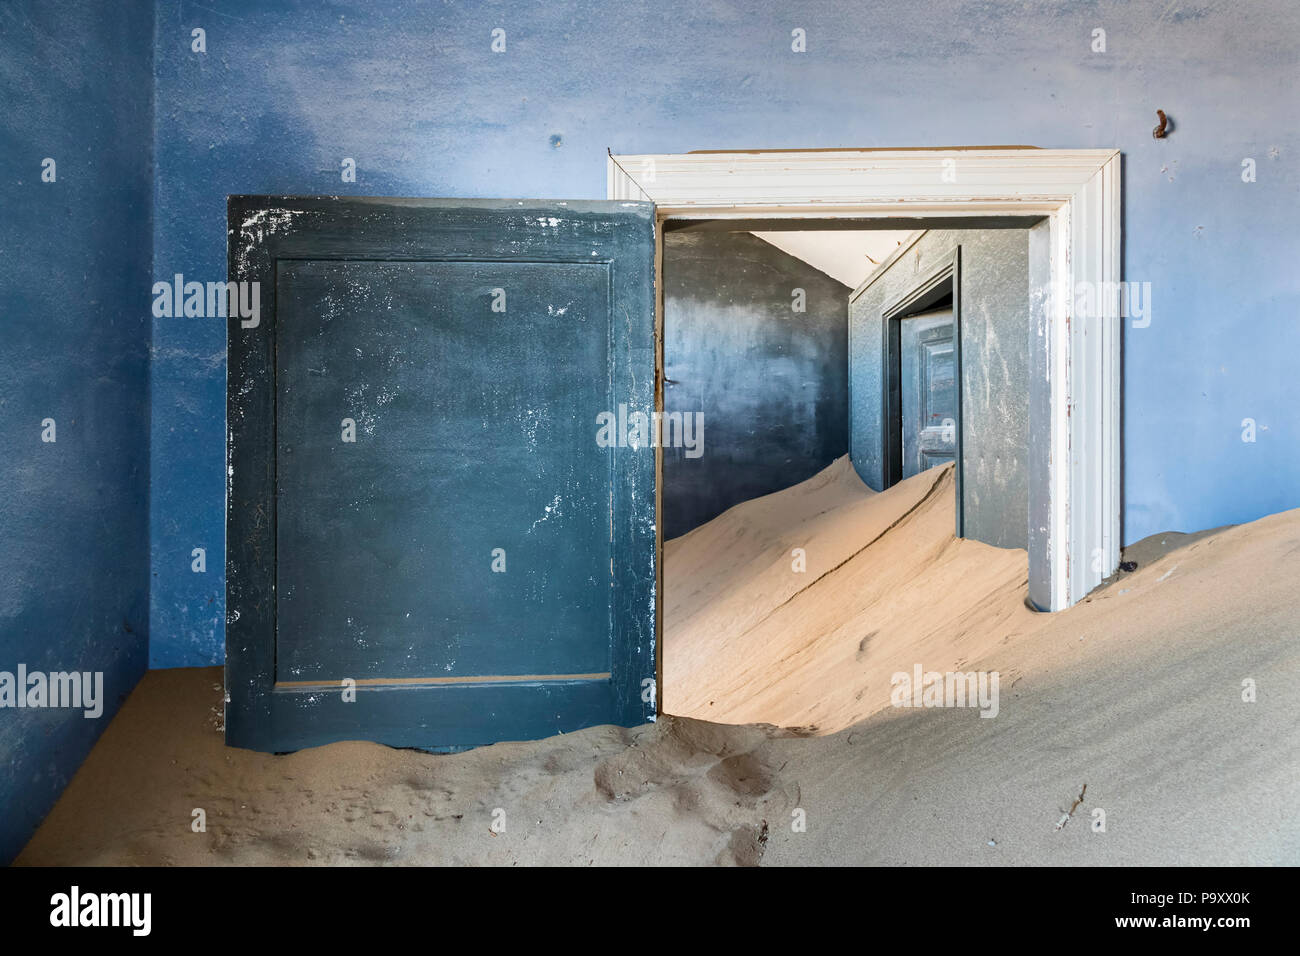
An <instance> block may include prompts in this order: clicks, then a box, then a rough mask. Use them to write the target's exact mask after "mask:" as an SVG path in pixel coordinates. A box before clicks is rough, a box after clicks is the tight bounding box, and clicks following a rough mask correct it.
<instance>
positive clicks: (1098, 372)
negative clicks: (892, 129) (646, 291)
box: [606, 147, 1121, 611]
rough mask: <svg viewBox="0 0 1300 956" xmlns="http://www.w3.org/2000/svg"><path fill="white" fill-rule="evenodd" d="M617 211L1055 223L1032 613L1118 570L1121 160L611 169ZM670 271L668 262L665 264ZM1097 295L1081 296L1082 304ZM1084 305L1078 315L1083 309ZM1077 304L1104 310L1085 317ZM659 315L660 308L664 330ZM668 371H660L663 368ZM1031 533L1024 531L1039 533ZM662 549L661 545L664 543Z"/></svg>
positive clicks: (1014, 157) (1038, 336) (834, 160)
mask: <svg viewBox="0 0 1300 956" xmlns="http://www.w3.org/2000/svg"><path fill="white" fill-rule="evenodd" d="M606 190H607V193H606V194H607V196H608V197H609V198H610V199H615V200H625V201H648V202H653V203H654V204H655V219H656V223H657V225H658V226H659V228H657V229H656V235H657V236H658V235H662V226H663V223H664V222H665V221H666V220H669V219H673V220H681V219H698V220H719V219H734V220H740V221H744V220H758V219H841V218H842V219H858V220H864V221H869V220H879V221H881V223H882V228H897V226H896V225H893V224H895V223H899V222H902V221H911V222H915V220H917V219H918V218H919V217H927V216H935V217H945V218H950V219H952V218H958V219H960V218H969V219H972V220H974V219H979V218H983V219H985V220H987V219H989V218H996V217H1003V216H1035V215H1036V216H1042V217H1046V220H1047V223H1048V229H1049V240H1048V246H1049V251H1048V259H1049V261H1050V268H1049V275H1048V277H1047V279H1046V281H1045V282H1044V283H1043V284H1042V285H1041V286H1039V287H1036V288H1033V289H1031V290H1029V293H1028V294H1029V295H1030V297H1031V325H1032V326H1033V332H1032V333H1031V340H1030V343H1028V345H1027V347H1029V348H1031V366H1030V381H1031V389H1034V388H1038V389H1041V390H1042V393H1043V394H1042V395H1040V396H1034V395H1032V394H1031V405H1032V406H1033V407H1035V408H1038V409H1040V410H1041V418H1043V419H1045V420H1044V421H1041V422H1039V421H1038V419H1037V418H1035V419H1034V420H1033V421H1034V423H1035V425H1037V426H1039V427H1041V428H1043V429H1044V430H1045V431H1046V432H1047V434H1048V438H1047V441H1045V442H1035V441H1032V440H1031V442H1030V455H1031V457H1030V462H1029V468H1030V474H1029V485H1030V514H1031V515H1040V516H1042V518H1041V522H1040V524H1041V526H1035V524H1034V523H1031V524H1030V527H1029V563H1030V582H1031V585H1030V595H1029V597H1030V600H1031V601H1032V602H1033V603H1034V604H1035V605H1036V606H1038V607H1040V608H1042V609H1044V610H1053V611H1056V610H1061V609H1063V608H1067V607H1069V606H1071V605H1072V604H1075V603H1076V602H1078V601H1079V600H1081V599H1082V598H1083V597H1084V596H1085V595H1086V594H1087V593H1088V592H1089V591H1091V590H1092V589H1093V588H1094V587H1096V586H1097V585H1098V584H1100V583H1101V581H1102V579H1103V578H1105V577H1106V576H1107V575H1109V574H1111V573H1112V572H1113V571H1114V570H1115V569H1116V568H1117V567H1118V565H1119V544H1120V511H1119V509H1120V310H1119V302H1120V299H1119V297H1120V291H1121V290H1120V286H1119V281H1120V278H1121V276H1120V271H1121V265H1120V249H1121V244H1120V241H1121V217H1120V153H1119V151H1118V150H1115V149H1079V150H1068V149H1034V148H1030V147H1009V148H1000V149H996V148H995V149H991V148H973V149H952V148H942V149H905V150H808V151H799V150H793V151H791V150H772V151H761V150H755V151H736V152H722V151H718V152H706V153H685V154H636V155H615V154H611V155H610V156H609V157H608V160H607V164H606ZM656 254H657V258H661V256H662V246H661V245H659V247H658V248H657V250H656ZM1081 288H1082V289H1087V290H1089V292H1090V294H1089V295H1085V296H1077V290H1080V289H1081ZM1076 299H1078V301H1076ZM1080 303H1095V306H1094V308H1093V309H1092V310H1091V311H1089V312H1084V311H1083V310H1082V307H1081V305H1080ZM662 322H663V304H662V297H661V296H660V297H659V299H658V301H657V303H656V330H657V334H658V330H659V329H661V328H662ZM659 363H660V364H662V355H660V357H659ZM1026 520H1029V519H1028V518H1027V519H1026ZM660 545H662V542H660Z"/></svg>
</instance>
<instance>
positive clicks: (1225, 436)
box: [151, 0, 1300, 666]
mask: <svg viewBox="0 0 1300 956" xmlns="http://www.w3.org/2000/svg"><path fill="white" fill-rule="evenodd" d="M195 27H202V28H203V29H205V30H206V31H207V52H206V53H203V54H198V53H193V52H191V49H190V43H191V40H190V31H191V30H192V29H193V28H195ZM496 27H501V28H504V29H505V31H506V51H505V52H504V53H492V52H491V51H490V42H491V37H490V33H491V31H492V30H493V28H496ZM794 28H802V29H804V30H806V31H807V37H808V40H807V52H806V53H802V54H798V53H793V52H791V30H792V29H794ZM1096 28H1101V29H1104V30H1105V31H1106V52H1105V53H1094V52H1092V50H1091V44H1092V42H1093V41H1092V32H1093V30H1094V29H1096ZM1297 50H1300V6H1298V5H1297V4H1295V3H1294V2H1293V0H1261V2H1257V3H1250V4H1226V5H1225V4H1218V3H1212V2H1209V0H1185V2H1178V0H1175V2H1172V3H1168V2H1163V0H1162V2H1159V3H1132V4H1123V3H1089V2H1078V3H1069V4H1063V3H1060V2H1059V0H1023V2H1007V3H1002V4H995V3H987V2H980V3H976V2H958V0H927V2H916V0H882V2H878V3H873V4H869V5H868V4H863V3H860V2H857V0H850V2H823V3H808V4H800V5H798V6H797V7H794V6H792V5H790V4H788V3H783V2H775V0H772V2H765V3H753V2H740V0H734V2H727V0H717V2H710V3H701V2H699V0H656V2H653V3H650V2H646V3H617V4H612V3H607V2H587V0H583V2H572V0H571V2H564V0H552V2H547V3H528V4H524V3H431V2H423V0H422V2H414V0H410V2H398V0H372V2H367V3H360V2H356V3H340V2H333V3H331V2H322V3H300V2H288V0H285V2H278V3H277V2H269V0H256V2H254V0H239V2H219V0H210V2H208V3H205V4H204V5H203V6H202V7H199V6H192V5H189V4H179V3H162V4H160V7H159V15H158V33H157V51H156V79H157V88H156V95H157V100H158V104H159V106H158V110H157V142H156V148H157V161H158V172H157V178H156V206H155V227H154V229H155V232H154V242H155V248H154V254H155V268H156V271H157V273H158V274H159V275H160V276H169V275H171V274H172V273H173V272H184V273H185V274H186V275H191V274H192V275H193V276H194V277H195V278H201V279H205V280H206V279H215V278H220V277H222V276H223V275H224V273H225V251H224V250H225V219H224V215H225V196H226V194H227V193H258V192H261V193H326V194H333V193H355V194H372V195H374V194H390V195H393V194H396V195H411V196H463V197H478V196H521V197H553V198H600V197H602V196H603V195H604V189H605V149H606V147H611V148H612V149H613V150H614V151H615V152H627V153H636V152H680V151H686V150H691V149H701V148H717V147H808V146H823V147H829V146H856V147H873V146H937V145H951V144H986V143H1003V144H1030V145H1036V146H1044V147H1112V146H1113V147H1118V148H1120V149H1121V150H1123V152H1124V154H1125V169H1124V172H1125V177H1126V179H1125V184H1126V189H1125V260H1124V268H1125V274H1126V278H1128V279H1129V280H1134V281H1138V282H1150V283H1151V284H1152V296H1153V317H1152V321H1151V325H1150V327H1148V328H1145V329H1131V330H1127V331H1126V334H1125V340H1124V349H1125V359H1124V367H1125V383H1124V401H1125V427H1124V438H1125V447H1124V454H1125V471H1124V539H1125V541H1126V542H1132V541H1134V540H1137V539H1139V538H1142V537H1144V536H1146V535H1148V534H1151V533H1154V532H1156V531H1161V530H1166V529H1178V530H1192V529H1198V528H1205V527H1209V526H1213V525H1219V524H1224V523H1227V522H1239V521H1248V520H1250V519H1252V518H1256V517H1259V516H1260V515H1263V514H1267V513H1270V512H1275V511H1279V510H1283V509H1286V508H1291V507H1296V506H1297V505H1300V423H1298V421H1297V414H1296V412H1297V409H1300V378H1298V377H1297V376H1296V374H1295V356H1296V355H1297V354H1298V353H1300V316H1298V315H1297V312H1300V309H1298V308H1297V307H1298V306H1300V273H1297V270H1296V269H1295V268H1294V263H1295V262H1296V261H1297V259H1298V258H1300V239H1298V238H1297V230H1296V228H1295V223H1294V218H1295V209H1296V205H1297V203H1296V200H1297V196H1298V187H1300V174H1298V173H1297V167H1296V160H1297V156H1298V155H1300V152H1298V150H1300V143H1298V142H1297V129H1300V123H1297V121H1296V120H1297V95H1296V88H1295V78H1296V75H1297V66H1298V65H1300V64H1298V63H1297ZM1157 108H1162V109H1165V110H1166V111H1167V112H1169V113H1170V114H1171V116H1172V117H1173V119H1174V122H1175V124H1176V129H1175V131H1174V132H1173V134H1172V135H1171V137H1170V138H1168V139H1166V140H1163V141H1157V140H1154V139H1153V138H1152V136H1151V128H1152V127H1153V126H1154V125H1155V111H1156V109H1157ZM344 157H351V158H354V159H355V160H356V162H357V167H358V173H357V181H356V182H355V183H343V182H341V181H340V176H339V168H340V167H339V164H340V162H341V160H342V159H343V158H344ZM1247 157H1249V158H1253V159H1254V160H1255V161H1256V164H1257V167H1258V181H1257V182H1255V183H1251V184H1247V183H1243V182H1242V180H1241V162H1242V160H1243V159H1244V158H1247ZM154 336H155V363H154V373H153V374H154V377H153V396H154V402H153V411H154V419H153V445H152V448H153V453H152V454H153V461H152V475H153V487H154V489H155V491H154V496H153V504H152V519H153V529H152V549H153V572H154V588H153V591H152V614H151V620H152V631H153V644H152V654H151V656H152V663H153V665H154V666H175V665H187V664H207V663H213V662H217V661H220V660H221V659H222V641H223V637H222V630H223V625H222V619H223V611H222V606H221V605H222V599H221V595H222V592H223V585H222V581H221V568H220V564H221V562H220V560H219V559H217V560H210V561H209V565H208V571H207V572H206V574H202V575H199V574H194V573H193V572H191V570H190V557H189V555H190V551H191V549H192V548H195V547H207V549H208V553H209V555H210V556H213V557H215V556H217V555H219V554H220V553H221V541H222V528H223V477H222V475H223V471H224V468H225V463H224V460H223V445H224V435H223V408H224V404H223V403H224V397H223V396H224V371H223V356H224V342H225V331H224V328H223V324H222V321H221V320H219V319H188V320H187V319H159V320H156V321H155V324H154ZM1244 418H1253V419H1255V421H1256V422H1257V423H1258V433H1257V434H1258V440H1257V441H1256V442H1255V443H1253V444H1247V443H1243V442H1242V440H1241V431H1242V428H1241V422H1242V420H1243V419H1244Z"/></svg>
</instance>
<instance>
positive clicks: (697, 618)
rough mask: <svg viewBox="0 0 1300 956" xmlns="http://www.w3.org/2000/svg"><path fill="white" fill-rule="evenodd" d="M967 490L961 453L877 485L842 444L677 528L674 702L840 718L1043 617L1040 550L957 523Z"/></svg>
mask: <svg viewBox="0 0 1300 956" xmlns="http://www.w3.org/2000/svg"><path fill="white" fill-rule="evenodd" d="M954 502H955V494H954V481H953V468H952V466H951V465H947V466H944V467H942V468H935V469H932V470H930V471H927V472H923V473H922V474H919V475H915V476H913V477H911V478H909V479H908V480H906V481H904V482H901V483H900V484H898V485H896V486H895V487H893V488H891V489H889V490H888V491H886V492H884V493H882V494H877V493H875V492H873V491H871V490H870V489H869V488H867V486H866V485H864V484H863V483H862V480H861V479H860V478H859V477H858V476H857V473H856V472H855V471H854V470H853V466H852V464H851V463H850V462H849V459H848V458H847V457H844V458H840V459H839V460H837V461H836V462H835V463H834V464H832V465H831V466H830V467H828V468H827V469H825V470H824V471H822V472H821V473H820V474H818V475H816V476H814V477H813V478H810V479H809V480H807V481H805V482H803V483H801V484H798V485H795V486H794V487H793V488H787V489H785V490H784V491H779V492H777V493H775V494H771V495H767V496H765V497H762V498H756V499H754V500H753V501H747V502H744V503H743V504H740V505H737V506H736V507H734V508H731V509H730V510H729V511H727V512H725V513H723V514H721V515H719V516H718V517H717V518H715V519H714V520H712V521H710V522H709V523H708V524H706V525H703V526H701V527H699V528H696V529H695V530H694V531H692V532H691V533H689V534H687V535H684V536H682V537H680V538H676V539H674V540H672V541H669V542H667V543H666V544H665V546H664V710H666V711H667V712H668V713H670V714H680V715H683V716H689V717H698V718H702V719H705V720H713V721H721V722H725V723H735V724H744V723H760V722H761V723H770V724H777V725H779V726H783V727H791V728H798V729H799V730H800V732H802V733H810V734H814V733H817V734H824V733H833V732H834V731H837V730H842V729H843V728H845V727H848V726H850V725H852V724H855V723H857V722H858V721H859V720H862V719H863V718H864V717H867V716H869V715H871V714H874V713H876V712H877V711H879V710H882V709H883V708H885V707H888V706H889V694H890V683H889V681H890V677H891V675H893V674H894V673H895V672H898V671H903V672H908V673H910V672H911V671H912V667H913V664H914V663H917V662H922V663H923V664H924V665H925V666H926V668H927V669H930V670H937V671H941V672H942V671H948V670H952V671H962V670H966V669H967V668H966V665H967V662H969V661H971V660H974V659H976V658H978V657H981V656H983V655H984V654H987V653H988V652H989V651H990V650H992V649H993V647H994V646H996V645H997V644H998V643H999V642H1000V641H1003V640H1004V639H1006V637H1007V635H1008V634H1009V633H1011V632H1012V631H1018V632H1025V631H1027V630H1030V629H1035V628H1037V627H1038V626H1040V625H1041V623H1042V621H1041V618H1042V617H1043V616H1042V615H1039V614H1036V613H1035V612H1033V611H1031V610H1030V609H1029V608H1028V607H1026V606H1025V604H1024V598H1025V594H1026V589H1027V586H1028V567H1029V558H1028V555H1027V554H1026V552H1025V551H1023V550H1019V549H1005V548H994V547H990V546H988V545H986V544H981V543H980V542H977V541H970V540H962V539H958V538H956V537H955V536H954V533H953V529H954V526H955V523H956V516H955V505H954ZM796 549H799V550H800V551H802V565H801V566H802V567H803V568H804V570H796V566H797V565H796V562H797V561H799V560H800V557H799V555H798V554H797V553H796Z"/></svg>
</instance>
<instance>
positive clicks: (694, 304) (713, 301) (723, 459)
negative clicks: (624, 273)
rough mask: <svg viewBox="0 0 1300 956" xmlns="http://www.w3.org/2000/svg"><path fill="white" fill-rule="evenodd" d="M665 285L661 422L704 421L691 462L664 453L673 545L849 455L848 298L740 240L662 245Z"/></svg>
mask: <svg viewBox="0 0 1300 956" xmlns="http://www.w3.org/2000/svg"><path fill="white" fill-rule="evenodd" d="M663 280H664V373H665V377H666V378H667V380H668V381H667V382H666V383H665V385H664V411H665V412H668V413H672V412H682V413H683V414H686V413H694V412H703V414H704V443H703V453H702V454H701V455H700V456H699V457H696V458H691V457H687V454H686V449H684V448H665V449H664V474H663V522H664V537H665V538H675V537H678V536H679V535H683V534H685V533H686V532H688V531H690V530H691V529H692V528H695V527H698V526H699V525H701V524H703V523H704V522H706V521H708V520H710V519H711V518H714V517H716V516H717V515H719V514H721V513H722V512H723V511H726V510H727V509H728V508H730V507H731V506H732V505H735V504H739V503H740V502H742V501H746V500H748V499H750V498H756V497H758V496H760V495H765V494H769V493H771V492H773V491H779V490H780V489H782V488H787V487H789V486H790V485H793V484H796V483H797V482H800V481H803V480H804V479H806V478H810V477H812V476H813V475H814V474H816V473H817V472H818V471H820V470H821V469H822V468H824V467H826V466H827V465H828V464H830V463H831V462H832V461H833V460H834V459H835V458H837V457H839V456H840V455H843V454H844V453H845V452H846V451H847V450H848V352H847V348H848V330H847V324H848V297H849V293H850V292H851V291H852V290H850V289H849V288H848V287H847V286H845V285H844V284H843V283H840V282H837V281H836V280H834V279H832V278H831V277H830V276H828V275H826V274H824V273H822V272H819V271H818V270H816V269H814V268H813V267H812V266H810V265H808V264H807V263H805V262H803V261H801V260H799V259H796V258H794V257H793V256H790V255H787V254H786V253H784V252H782V251H781V250H779V249H777V248H776V247H775V246H773V245H771V244H769V243H767V242H764V241H763V240H762V239H759V238H757V237H756V236H753V235H750V234H749V233H716V232H715V233H703V232H701V233H693V232H681V231H679V232H669V233H667V234H665V236H664V266H663ZM795 289H803V290H804V295H805V307H806V311H804V312H795V311H794V310H793V303H794V290H795Z"/></svg>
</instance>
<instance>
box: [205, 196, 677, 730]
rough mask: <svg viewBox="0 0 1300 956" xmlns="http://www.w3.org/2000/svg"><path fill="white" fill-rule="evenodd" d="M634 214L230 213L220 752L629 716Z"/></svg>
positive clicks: (645, 403)
mask: <svg viewBox="0 0 1300 956" xmlns="http://www.w3.org/2000/svg"><path fill="white" fill-rule="evenodd" d="M651 208H652V207H650V206H648V205H646V204H627V203H563V204H561V203H556V204H540V203H517V202H513V203H512V202H505V201H490V202H480V201H474V202H468V201H453V200H442V201H438V200H330V199H316V198H311V199H283V198H274V197H234V198H232V200H231V209H230V212H231V215H230V221H231V230H232V233H231V279H232V280H233V281H259V282H260V283H261V286H262V295H261V299H262V308H261V322H260V324H259V325H258V326H257V327H254V328H245V327H243V325H242V324H241V323H239V322H237V321H236V320H232V322H231V335H230V365H229V406H230V407H229V418H230V442H231V448H230V459H231V467H232V474H231V476H230V489H229V505H228V535H227V537H228V547H227V551H228V554H227V614H228V626H227V657H228V660H227V674H228V681H227V682H228V688H229V693H230V701H229V704H228V708H227V710H228V713H227V739H228V741H229V742H230V743H232V744H235V745H239V746H248V747H253V748H257V749H265V750H281V751H282V750H292V749H296V748H298V747H301V746H307V745H311V744H314V743H322V742H326V741H328V740H335V739H343V738H360V739H372V740H379V741H381V742H384V743H389V744H393V745H397V746H415V747H422V748H427V749H458V748H461V747H466V746H473V745H477V744H481V743H488V742H492V741H494V740H504V739H526V738H531V737H538V736H545V735H548V734H551V733H556V732H562V731H568V730H573V729H578V728H580V727H582V726H588V725H590V724H593V723H621V724H632V723H639V722H640V721H642V720H644V719H645V718H646V717H648V716H650V715H651V714H652V713H653V696H652V695H648V696H650V700H649V701H643V700H642V693H641V691H642V681H643V680H645V679H646V678H651V677H653V676H654V639H653V638H654V593H653V581H654V487H653V486H654V458H653V450H652V449H644V448H642V449H636V448H631V447H629V448H608V447H601V446H600V445H599V444H598V443H597V441H596V436H597V430H598V429H597V415H598V414H599V413H601V412H603V411H607V410H616V409H617V408H618V405H619V404H620V403H626V404H627V405H628V406H629V407H630V408H641V409H644V410H647V411H648V410H649V409H651V408H652V407H653V391H652V389H653V379H654V343H653V316H654V313H653V297H652V294H653V286H652V275H653V232H652V228H651V223H652V212H651ZM268 289H270V290H273V291H271V292H270V294H268ZM501 562H504V565H503V566H504V570H503V571H502V570H500V565H501ZM494 566H497V570H494V569H493V568H494ZM345 679H347V680H350V681H354V682H355V684H356V694H355V700H352V701H348V700H346V699H345V697H346V695H345V694H344V693H343V689H344V683H343V682H344V680H345Z"/></svg>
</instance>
